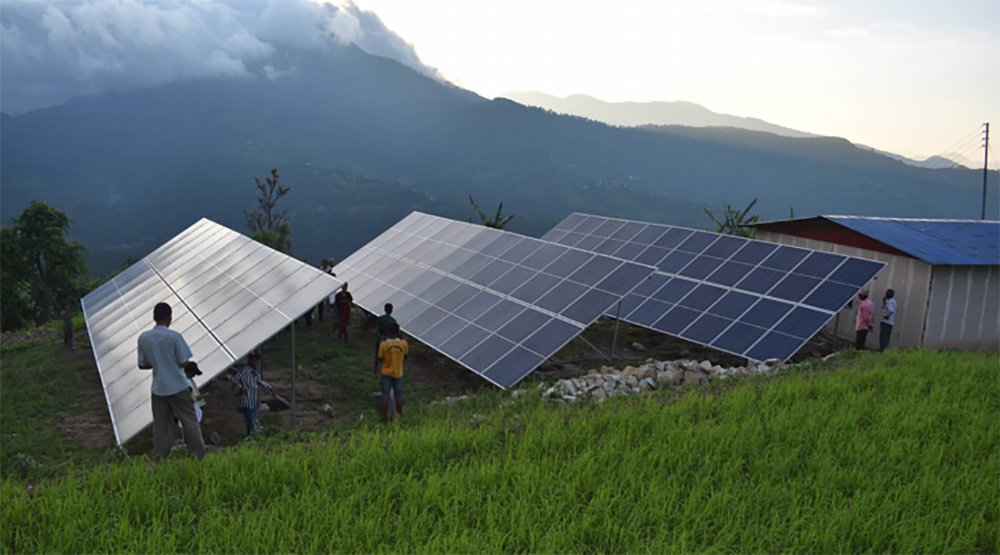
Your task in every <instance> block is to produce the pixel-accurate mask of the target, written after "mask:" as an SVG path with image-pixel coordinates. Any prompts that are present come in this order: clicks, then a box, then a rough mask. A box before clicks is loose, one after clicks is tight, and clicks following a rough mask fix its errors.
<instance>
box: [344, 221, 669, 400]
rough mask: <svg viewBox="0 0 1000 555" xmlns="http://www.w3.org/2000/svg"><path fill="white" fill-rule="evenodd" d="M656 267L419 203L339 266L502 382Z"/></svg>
mask: <svg viewBox="0 0 1000 555" xmlns="http://www.w3.org/2000/svg"><path fill="white" fill-rule="evenodd" d="M654 270H655V269H654V268H652V267H650V266H646V265H642V264H639V263H634V262H630V261H623V260H620V259H617V258H613V257H609V256H605V255H600V254H595V253H590V252H586V251H582V250H578V249H574V248H569V247H566V246H563V245H558V244H554V243H550V242H548V241H542V240H540V239H535V238H531V237H524V236H522V235H518V234H515V233H510V232H506V231H500V230H497V229H491V228H488V227H482V226H478V225H473V224H468V223H464V222H457V221H453V220H448V219H445V218H439V217H436V216H430V215H427V214H422V213H419V212H414V213H412V214H410V215H409V216H407V217H406V218H404V219H403V220H401V221H400V222H398V223H397V224H396V225H394V226H393V227H391V228H390V229H388V230H386V231H385V232H384V233H382V234H381V235H379V236H378V237H376V238H375V239H373V240H372V241H371V242H370V243H368V244H367V245H365V246H364V247H362V248H361V249H360V250H358V251H357V252H355V253H354V254H352V255H351V256H349V257H348V258H347V259H345V260H344V261H342V262H341V263H340V264H339V265H337V266H336V267H335V268H334V271H335V272H336V274H337V276H338V277H340V278H341V279H343V280H344V281H346V282H348V283H350V284H351V292H352V294H353V297H354V302H355V303H356V304H358V305H360V306H362V307H363V308H365V309H366V310H368V311H369V312H373V313H381V311H382V307H383V305H384V304H385V303H392V304H393V308H394V310H393V317H395V319H396V321H397V322H398V323H399V325H400V327H401V328H402V329H403V330H404V331H405V332H406V333H407V334H408V335H411V336H413V337H415V338H416V339H418V340H420V341H422V342H423V343H425V344H427V345H428V346H430V347H432V348H434V349H436V350H438V351H440V352H441V353H443V354H445V355H446V356H448V357H449V358H451V359H452V360H455V361H456V362H458V363H459V364H461V365H463V366H465V367H466V368H468V369H469V370H472V371H473V372H475V373H476V374H479V375H480V376H482V377H483V378H485V379H486V380H488V381H490V382H492V383H493V384H495V385H497V386H500V387H504V388H507V387H511V386H513V385H514V384H516V383H517V382H519V381H520V380H521V379H523V378H524V377H525V376H526V375H528V374H529V373H530V372H531V371H532V370H534V369H535V368H536V367H537V366H538V365H539V364H541V363H542V362H543V361H545V359H547V358H549V357H550V356H552V354H554V353H555V352H556V351H558V350H559V349H561V348H562V347H563V346H564V345H565V344H566V343H568V342H569V341H570V340H572V339H573V338H574V337H576V335H577V334H579V333H580V332H581V331H583V329H584V328H586V327H587V326H588V325H590V324H591V323H592V322H593V321H594V320H596V319H597V318H599V317H600V316H601V314H603V313H604V312H605V311H607V310H608V309H610V308H611V307H612V306H614V305H615V304H616V303H617V302H618V301H619V300H621V298H622V296H623V295H624V294H626V293H628V292H629V291H631V290H632V289H633V288H635V287H636V286H637V285H638V284H640V283H642V282H643V281H644V280H646V279H647V278H648V277H649V276H650V275H651V274H652V273H653V272H654Z"/></svg>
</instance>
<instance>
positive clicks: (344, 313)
mask: <svg viewBox="0 0 1000 555" xmlns="http://www.w3.org/2000/svg"><path fill="white" fill-rule="evenodd" d="M352 302H354V297H353V296H352V295H351V294H350V293H348V292H347V284H346V283H345V284H344V285H342V286H341V287H340V291H339V292H337V295H336V296H335V297H334V298H333V305H334V308H336V309H337V317H338V318H339V319H340V322H339V324H338V326H337V337H340V338H343V340H344V341H347V324H348V323H349V321H350V319H351V303H352Z"/></svg>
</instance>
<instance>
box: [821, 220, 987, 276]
mask: <svg viewBox="0 0 1000 555" xmlns="http://www.w3.org/2000/svg"><path fill="white" fill-rule="evenodd" d="M823 217H824V218H826V219H828V220H830V221H833V222H837V223H838V224H840V225H842V226H844V227H846V228H849V229H851V230H854V231H856V232H858V233H861V234H864V235H867V236H868V237H871V238H872V239H875V240H876V241H880V242H882V243H885V244H886V245H889V246H891V247H894V248H896V249H899V250H901V251H903V252H905V253H907V254H909V255H910V256H913V257H914V258H918V259H920V260H923V261H924V262H927V263H928V264H942V265H954V266H996V265H1000V222H997V221H988V220H920V219H902V218H872V217H862V216H823Z"/></svg>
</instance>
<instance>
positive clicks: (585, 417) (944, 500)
mask: <svg viewBox="0 0 1000 555" xmlns="http://www.w3.org/2000/svg"><path fill="white" fill-rule="evenodd" d="M998 380H1000V368H998V359H997V356H996V355H976V354H964V353H945V354H942V353H932V352H924V351H912V352H888V353H885V354H884V355H881V356H879V355H874V354H867V355H862V356H860V357H858V358H857V359H856V360H854V361H853V362H852V363H850V364H845V365H840V366H839V367H837V368H834V367H832V366H826V365H824V364H822V363H818V362H816V363H812V364H807V365H803V366H800V367H796V368H791V369H788V370H785V371H782V372H781V373H779V374H777V375H774V376H766V377H751V378H745V379H742V380H727V381H725V382H715V383H713V384H711V385H709V386H707V387H702V388H690V389H687V390H685V391H684V392H683V394H681V395H677V394H676V393H671V392H666V391H658V392H654V393H652V394H647V395H643V396H639V397H634V398H625V399H621V398H620V399H614V400H611V401H609V402H606V403H604V404H601V405H596V406H595V405H563V404H553V403H548V402H543V401H542V400H540V399H539V396H538V393H537V391H535V390H534V388H533V387H532V388H526V389H525V390H524V391H525V392H526V393H525V394H523V395H520V396H518V397H516V398H514V397H512V396H511V394H510V393H509V392H508V393H505V392H500V391H487V392H481V393H480V394H478V395H476V396H475V397H474V398H472V399H469V400H468V401H465V402H461V403H457V404H453V405H433V406H432V405H427V404H423V405H417V406H414V407H413V410H412V411H410V412H408V413H407V415H406V420H405V421H404V422H402V423H400V424H393V425H390V426H388V427H383V426H379V425H375V424H371V423H365V424H361V425H358V426H353V427H351V428H350V429H343V430H332V431H328V432H324V433H313V434H302V433H299V434H278V435H275V436H269V437H264V438H261V439H260V440H257V441H251V442H246V443H243V444H241V445H240V446H238V447H234V448H230V449H226V450H224V451H220V452H216V453H211V454H210V455H209V456H208V457H207V458H206V459H205V460H204V461H200V462H199V461H195V460H192V459H190V458H187V457H185V456H178V457H176V458H172V459H170V460H168V461H166V462H161V463H157V462H154V461H151V460H149V459H147V458H145V457H139V458H131V459H127V460H121V461H114V462H106V463H94V462H89V463H88V462H83V463H79V464H78V465H77V466H76V467H74V468H72V469H69V470H64V471H62V472H61V473H59V474H58V475H56V476H54V477H49V478H44V479H42V480H40V481H34V482H32V483H26V482H25V481H23V480H22V479H21V478H17V477H16V474H15V475H12V476H11V477H8V478H5V479H4V481H3V485H2V506H3V511H2V517H0V537H2V541H0V546H2V550H3V551H4V552H11V553H15V552H16V553H22V552H150V553H155V552H177V551H180V552H233V553H247V552H315V551H322V552H329V551H335V552H352V553H353V552H399V551H402V552H658V553H659V552H706V551H708V552H768V553H773V552H810V553H818V552H821V553H830V552H903V553H997V552H998V551H1000V540H998V536H1000V534H998V510H1000V481H998V478H1000V418H998V416H1000V381H998ZM3 387H4V389H7V387H8V383H7V382H6V379H5V382H4V384H3ZM5 400H6V398H5ZM7 418H8V417H7V416H6V415H5V417H4V419H5V420H7ZM4 426H5V428H6V423H5V424H4ZM5 432H6V429H5ZM4 447H5V449H8V448H10V445H9V444H8V443H5V445H4ZM5 464H6V463H5Z"/></svg>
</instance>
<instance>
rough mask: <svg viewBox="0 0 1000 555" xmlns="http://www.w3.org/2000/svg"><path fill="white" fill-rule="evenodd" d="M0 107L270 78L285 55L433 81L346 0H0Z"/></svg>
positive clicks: (410, 53) (401, 45)
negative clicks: (313, 54) (364, 64)
mask: <svg viewBox="0 0 1000 555" xmlns="http://www.w3.org/2000/svg"><path fill="white" fill-rule="evenodd" d="M0 41H2V42H0V72H2V75H0V109H2V110H3V111H5V112H14V113H18V112H24V111H27V110H31V109H34V108H38V107H44V106H51V105H54V104H58V103H61V102H64V101H66V100H68V99H70V98H73V97H75V96H79V95H85V94H94V93H100V92H105V91H111V90H130V89H135V88H140V87H149V86H156V85H162V84H165V83H170V82H174V81H183V80H192V79H203V78H219V77H223V78H249V77H256V76H261V77H264V78H268V79H279V78H281V76H283V75H287V74H289V73H291V72H293V71H294V68H289V67H282V66H280V64H277V63H275V58H276V53H278V52H280V51H281V50H282V49H285V48H295V49H309V50H320V49H323V48H328V47H330V45H334V44H340V45H346V44H355V45H357V46H358V47H360V48H361V49H363V50H365V51H367V52H369V53H371V54H374V55H377V56H383V57H387V58H392V59H394V60H396V61H398V62H400V63H402V64H405V65H407V66H409V67H412V68H414V69H416V70H417V71H420V72H422V73H424V74H426V75H430V76H432V77H435V78H440V77H439V75H438V73H437V71H436V70H434V69H433V68H430V67H428V66H426V65H425V64H423V63H422V62H421V61H420V59H419V57H418V56H417V55H416V52H415V51H414V49H413V47H412V46H411V45H409V44H408V43H406V42H405V41H404V40H403V39H402V38H400V37H399V36H398V35H396V34H395V33H393V32H392V31H390V30H389V29H387V28H386V27H385V25H384V24H383V23H382V21H381V20H380V19H379V18H378V16H377V15H375V14H374V13H372V12H369V11H363V10H361V9H359V8H358V7H357V6H355V5H354V4H353V3H352V2H350V0H347V1H346V2H344V3H341V4H339V5H333V4H329V3H318V2H312V1H307V0H60V1H58V2H38V1H33V0H4V2H3V5H2V9H0Z"/></svg>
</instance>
